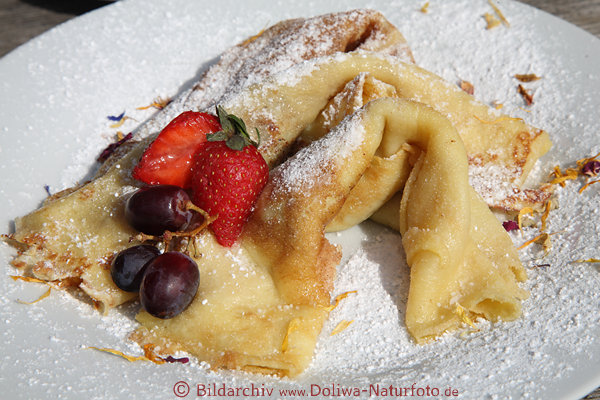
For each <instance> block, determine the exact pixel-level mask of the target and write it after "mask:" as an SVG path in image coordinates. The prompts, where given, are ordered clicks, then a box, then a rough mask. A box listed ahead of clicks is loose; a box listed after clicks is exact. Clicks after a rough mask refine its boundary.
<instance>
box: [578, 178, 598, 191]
mask: <svg viewBox="0 0 600 400" xmlns="http://www.w3.org/2000/svg"><path fill="white" fill-rule="evenodd" d="M598 182H600V179H598V180H596V181H590V182H588V183H586V184H585V185H583V186H582V187H581V189H579V193H581V192H583V191H584V190H585V189H587V188H589V187H590V186H591V185H593V184H594V183H598Z"/></svg>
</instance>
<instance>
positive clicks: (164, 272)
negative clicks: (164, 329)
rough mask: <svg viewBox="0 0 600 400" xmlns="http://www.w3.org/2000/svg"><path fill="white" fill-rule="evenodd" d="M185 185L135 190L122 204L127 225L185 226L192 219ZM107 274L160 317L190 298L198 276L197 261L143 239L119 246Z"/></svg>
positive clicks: (158, 229)
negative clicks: (126, 245)
mask: <svg viewBox="0 0 600 400" xmlns="http://www.w3.org/2000/svg"><path fill="white" fill-rule="evenodd" d="M189 201H190V198H189V196H188V194H187V193H186V192H185V190H183V189H181V188H179V187H177V186H171V185H154V186H148V187H144V188H142V189H139V190H138V191H137V192H135V193H134V194H133V195H132V196H131V197H130V198H129V200H128V201H127V203H126V205H125V217H126V219H127V221H128V222H129V223H130V224H131V226H132V227H133V228H135V229H137V230H139V231H141V232H143V233H145V234H148V235H162V234H163V233H164V232H165V231H179V230H184V229H185V228H186V227H187V226H188V225H189V224H190V221H191V220H192V217H193V212H192V211H190V210H189V209H188V208H187V204H188V202H189ZM111 277H112V279H113V281H114V283H115V284H116V285H117V287H119V288H120V289H122V290H125V291H128V292H137V291H139V294H140V302H141V304H142V307H144V309H145V310H146V311H147V312H148V313H149V314H151V315H153V316H155V317H158V318H163V319H166V318H172V317H175V316H176V315H178V314H180V313H181V312H182V311H183V310H185V309H186V308H187V306H188V305H189V304H190V303H191V302H192V300H193V299H194V296H195V295H196V292H197V290H198V285H199V282H200V274H199V272H198V265H197V264H196V262H195V261H194V260H193V259H192V258H190V257H189V256H187V255H185V254H183V253H180V252H177V251H167V252H165V253H162V254H161V253H160V250H158V248H156V247H155V246H152V245H147V244H141V245H137V246H133V247H130V248H127V249H125V250H123V251H121V252H120V253H119V254H117V255H116V256H115V258H114V259H113V262H112V265H111Z"/></svg>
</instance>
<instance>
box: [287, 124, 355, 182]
mask: <svg viewBox="0 0 600 400" xmlns="http://www.w3.org/2000/svg"><path fill="white" fill-rule="evenodd" d="M361 122H362V118H360V116H355V117H354V118H346V119H344V120H343V121H342V122H341V123H340V124H339V125H338V126H337V127H336V129H334V130H333V131H331V132H330V133H329V134H328V135H326V136H325V137H323V138H322V139H321V140H318V141H316V142H313V143H312V144H310V145H309V146H307V147H305V148H303V149H302V150H300V151H299V152H298V153H296V154H295V155H294V156H293V157H291V158H290V159H289V160H287V161H286V162H285V163H284V164H283V165H281V166H280V167H279V168H278V169H277V171H278V172H277V174H278V178H279V179H280V181H279V182H280V184H281V187H282V188H283V189H284V190H287V191H290V192H298V193H310V189H312V188H313V187H314V185H315V184H316V183H317V182H318V183H319V184H324V185H327V184H328V183H330V182H328V180H330V179H331V178H332V173H331V171H337V170H339V169H340V168H343V165H344V162H345V161H347V159H348V157H349V156H350V155H351V154H352V153H353V152H355V151H356V150H357V149H358V148H359V147H360V145H361V144H362V143H363V140H364V135H365V128H364V126H363V125H362V124H361ZM327 172H329V173H327Z"/></svg>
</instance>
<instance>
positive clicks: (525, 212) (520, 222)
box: [517, 207, 535, 231]
mask: <svg viewBox="0 0 600 400" xmlns="http://www.w3.org/2000/svg"><path fill="white" fill-rule="evenodd" d="M534 212H535V211H534V209H533V208H531V207H523V208H522V209H520V210H519V215H518V216H517V222H518V225H519V230H520V231H522V230H523V217H524V216H526V215H533V213H534Z"/></svg>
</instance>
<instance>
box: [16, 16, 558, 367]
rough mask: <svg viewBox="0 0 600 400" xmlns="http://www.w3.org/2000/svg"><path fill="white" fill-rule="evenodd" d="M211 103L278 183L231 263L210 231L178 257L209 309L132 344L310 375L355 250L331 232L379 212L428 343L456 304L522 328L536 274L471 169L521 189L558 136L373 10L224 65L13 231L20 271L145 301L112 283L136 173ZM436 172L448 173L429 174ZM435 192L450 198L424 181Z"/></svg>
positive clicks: (220, 363)
mask: <svg viewBox="0 0 600 400" xmlns="http://www.w3.org/2000/svg"><path fill="white" fill-rule="evenodd" d="M326 23H331V24H332V25H327V24H326ZM309 39H310V40H309ZM315 39H318V40H315ZM307 43H310V44H307ZM300 44H301V46H300ZM298 47H299V48H300V49H301V51H299V50H298ZM292 50H294V51H292ZM214 104H221V105H222V106H223V107H224V108H225V109H226V110H227V111H228V112H230V113H232V114H235V115H237V116H238V117H240V118H241V119H243V120H244V121H245V123H246V125H247V126H248V131H249V132H254V131H255V128H256V129H258V130H259V131H260V132H261V144H260V147H259V151H260V152H261V154H262V155H263V157H264V158H265V160H266V161H267V162H268V164H269V166H270V167H271V168H272V172H271V175H270V178H269V182H268V183H267V186H266V188H265V189H264V190H263V192H262V193H261V195H260V197H259V200H258V202H257V204H256V206H255V210H254V211H253V213H252V215H251V217H250V220H249V221H248V223H247V224H246V226H245V228H244V232H243V234H242V237H241V239H240V241H239V243H238V244H237V245H236V246H235V247H234V248H232V249H229V250H228V249H225V248H223V247H221V246H219V245H218V244H216V241H215V239H214V237H213V235H212V233H211V232H210V231H205V232H203V233H202V234H200V235H199V236H198V237H196V238H195V239H193V240H192V242H191V243H180V245H181V246H182V247H181V249H182V250H184V251H188V252H190V255H191V256H192V257H194V258H195V259H196V261H197V262H198V264H199V268H200V276H201V278H200V288H199V291H198V294H197V296H196V298H195V299H194V301H193V302H192V304H191V305H190V307H189V308H188V309H187V310H186V311H184V312H183V313H182V314H181V315H179V316H177V317H175V318H173V319H171V320H158V319H156V318H154V317H151V316H150V315H148V314H147V313H145V312H141V313H140V314H139V315H138V317H137V318H138V320H139V321H140V323H141V324H142V325H143V328H141V329H140V330H138V331H137V332H136V333H135V335H134V338H135V340H137V341H138V342H140V343H142V344H144V343H159V344H160V345H161V346H160V347H161V348H162V349H163V351H165V352H169V351H174V350H178V349H181V350H185V351H188V352H190V353H192V354H194V355H196V356H197V357H198V358H199V359H201V360H205V361H208V362H210V363H211V365H213V366H214V367H225V368H231V369H244V370H249V371H258V372H267V373H274V374H277V375H285V376H296V375H298V374H299V373H301V372H302V371H303V370H304V369H305V368H306V367H307V366H308V364H309V362H310V359H311V357H312V352H313V351H314V347H315V344H316V341H317V338H318V335H319V332H320V330H321V328H322V326H323V323H324V321H325V320H326V318H327V315H328V312H329V310H330V309H331V308H330V306H329V305H330V292H331V290H332V287H333V282H334V276H335V266H336V265H337V264H338V263H339V260H340V255H341V253H340V249H338V248H336V247H334V246H333V245H331V244H330V243H329V242H328V241H327V240H326V239H325V236H324V234H325V230H341V229H345V228H347V227H350V226H353V225H355V224H357V223H360V222H361V221H363V220H365V219H367V218H371V217H374V216H377V215H381V214H382V213H384V214H385V219H386V220H387V221H388V222H389V221H391V223H390V224H391V225H392V226H393V227H395V228H396V229H398V230H399V232H400V233H401V234H402V239H401V240H402V242H403V245H404V246H405V251H406V254H407V257H408V261H409V265H411V288H410V292H409V305H408V309H407V321H406V323H407V327H408V329H409V331H410V332H411V334H412V335H413V337H414V338H415V340H416V341H418V342H423V341H425V340H427V339H428V338H431V337H435V336H437V335H439V334H441V333H442V332H444V331H446V330H450V329H455V328H456V327H458V326H459V324H460V322H461V320H460V318H458V317H457V314H456V313H455V312H454V311H453V310H454V308H453V307H457V306H460V307H461V309H462V310H465V312H466V313H467V314H469V315H482V316H485V317H486V318H488V319H491V320H495V319H498V318H502V319H504V320H509V319H513V318H516V317H517V316H518V315H519V313H520V300H521V299H523V298H524V297H525V296H526V293H525V292H524V291H522V290H521V289H519V287H518V285H517V282H518V281H521V280H523V279H525V274H524V271H523V268H522V266H521V264H520V263H519V261H518V257H517V256H516V253H515V251H514V249H513V247H512V242H511V241H510V238H509V237H508V236H507V234H506V232H504V231H503V230H502V227H501V226H500V225H499V223H498V221H497V220H496V219H495V218H494V217H493V215H492V214H491V212H490V211H489V209H488V207H487V206H486V204H485V203H484V201H483V200H482V198H481V197H480V194H477V193H476V192H475V191H474V190H473V189H472V188H471V187H470V186H469V182H468V168H469V161H471V165H473V164H472V160H479V159H480V158H481V157H483V155H485V154H487V155H490V154H495V157H493V159H492V158H489V159H486V160H485V162H484V164H485V165H497V166H499V167H503V168H506V169H508V170H511V171H512V172H511V173H510V174H506V175H505V176H503V177H504V178H505V179H504V180H503V183H504V184H505V185H506V186H508V187H511V188H514V190H515V191H517V192H518V191H519V186H520V184H521V183H522V181H523V180H524V179H525V177H526V176H527V174H528V172H529V170H530V169H531V167H532V165H533V163H534V162H535V160H536V159H537V158H538V157H539V156H540V155H541V154H543V153H544V152H545V151H546V150H547V148H548V147H549V139H548V137H547V134H546V133H545V132H543V131H540V130H538V129H535V128H532V127H529V126H527V125H526V124H525V123H524V122H523V121H520V120H515V119H507V118H500V117H499V116H498V115H497V114H496V113H495V112H494V111H492V110H490V108H489V107H487V106H485V105H484V104H482V103H479V102H477V101H475V100H474V99H473V98H472V96H469V95H467V94H466V93H464V92H462V91H461V90H460V89H458V88H457V87H456V86H455V85H451V84H449V83H447V82H445V81H444V80H442V79H441V78H439V77H437V76H436V75H434V74H432V73H430V72H427V71H425V70H423V69H421V68H419V67H418V66H416V65H414V64H413V63H412V58H411V56H410V52H409V51H408V50H407V46H406V42H405V40H404V38H403V37H402V35H401V34H400V33H399V32H398V31H397V30H396V29H395V28H393V26H391V25H390V24H389V22H387V21H386V20H385V19H384V18H383V17H382V16H381V15H380V14H378V13H376V12H372V11H353V12H348V13H340V14H333V15H326V16H321V17H316V18H313V19H308V20H292V21H284V22H283V23H280V24H277V25H275V26H274V27H273V28H270V29H268V30H266V31H265V32H263V33H262V34H260V35H258V36H256V37H252V38H250V39H249V40H248V41H245V42H244V43H241V44H240V45H238V46H235V47H234V48H233V49H231V50H229V51H227V52H226V53H225V54H224V55H223V57H222V58H221V60H220V61H219V62H218V63H217V64H215V65H214V66H213V67H211V68H210V69H209V70H207V72H206V73H205V74H204V75H203V76H202V77H201V79H200V81H199V82H198V83H197V84H196V85H194V87H193V88H191V89H189V90H188V91H186V92H184V93H183V94H182V95H181V96H180V97H179V98H178V99H176V100H175V101H173V102H172V103H171V104H170V105H169V106H168V107H167V108H166V109H165V110H163V112H161V113H159V114H158V115H157V116H156V117H155V118H154V119H153V120H151V121H149V122H148V123H146V124H144V125H143V126H142V127H141V128H140V129H139V130H138V131H136V136H137V137H138V139H140V140H141V141H140V142H137V143H130V144H129V146H130V147H131V150H129V151H127V152H126V154H125V155H124V156H122V155H121V154H119V155H114V156H113V157H112V158H111V159H110V160H109V161H107V163H106V164H105V166H104V167H103V168H102V169H101V171H100V172H99V174H98V175H97V176H96V178H95V179H94V180H93V181H92V182H89V183H86V184H83V185H81V186H80V187H77V188H73V189H71V190H68V191H66V192H64V193H61V194H60V195H58V196H55V197H53V198H52V199H50V200H49V201H48V202H46V204H45V205H44V206H43V207H41V208H40V209H39V210H36V211H34V212H32V213H30V214H29V215H27V216H24V217H22V218H18V219H16V221H15V222H16V232H15V233H14V235H12V237H13V239H14V240H15V241H17V242H18V243H20V245H21V246H23V247H24V248H23V249H21V250H20V253H19V255H18V256H17V257H16V258H15V260H14V265H15V266H18V267H22V268H24V269H25V270H26V271H28V272H29V273H31V274H33V275H34V276H36V277H38V278H41V279H44V280H48V281H62V282H68V283H70V284H72V285H74V286H77V287H79V288H80V289H82V290H83V291H84V292H85V293H87V294H88V295H89V296H90V297H91V298H92V300H93V301H94V302H95V303H96V305H97V306H98V307H99V308H100V309H102V310H103V311H104V312H108V310H109V309H110V308H111V307H115V306H117V305H119V304H122V303H123V302H126V301H129V300H131V299H133V298H135V294H131V293H126V292H123V291H121V290H119V289H118V288H116V286H115V285H114V283H113V282H112V280H111V278H110V273H109V265H110V262H111V259H112V257H114V255H115V254H116V253H118V252H119V251H121V250H123V249H124V248H126V247H129V246H132V245H134V244H136V243H138V242H136V241H135V240H134V241H130V238H131V237H133V236H134V235H135V234H136V232H135V231H134V230H133V229H132V228H131V227H129V226H128V225H127V224H126V223H125V220H124V218H123V208H124V203H125V201H126V199H127V198H128V196H129V195H130V194H131V192H132V191H134V190H135V189H136V188H137V187H139V186H140V183H139V182H136V181H135V180H133V179H132V178H131V176H130V174H131V169H132V168H133V166H134V165H135V164H136V163H137V160H138V159H139V157H140V155H141V153H142V152H143V151H144V149H145V148H146V146H147V145H148V143H150V142H151V140H152V139H153V138H154V137H155V135H156V133H157V132H158V131H159V130H160V129H162V127H164V126H165V125H166V124H167V123H168V122H169V121H170V119H171V118H173V117H175V116H176V115H178V114H179V113H180V112H182V111H184V110H189V109H192V110H205V109H207V108H208V109H211V108H212V106H213V105H214ZM381 121H385V122H386V124H390V126H399V127H402V129H400V130H399V132H396V131H395V130H390V129H388V128H387V127H382V126H381V123H382V122H381ZM403 130H405V131H403ZM438 130H439V131H440V132H441V133H442V134H441V135H440V136H439V137H438V135H437V133H436V132H437V131H438ZM440 146H441V147H440ZM444 146H450V148H452V151H446V150H443V149H442V148H443V147H444ZM298 148H301V149H300V150H297V149H298ZM432 159H433V160H435V161H438V160H439V161H440V163H439V165H437V166H436V168H438V169H436V170H428V168H427V166H428V165H430V164H432V163H433V164H436V163H435V162H434V161H431V160H432ZM494 163H496V164H494ZM439 168H441V170H439ZM433 178H435V182H436V185H434V186H431V185H429V186H428V185H427V184H425V183H423V182H424V181H428V180H431V179H433ZM434 194H435V196H434ZM432 196H433V197H432ZM432 199H434V200H435V199H437V200H440V201H437V200H435V201H433V200H432ZM504 199H506V198H504ZM441 200H443V201H441ZM419 205H421V206H419ZM425 206H427V207H425ZM499 206H500V207H501V205H499ZM448 210H452V212H448ZM432 212H434V214H431V213H432ZM432 215H445V218H438V219H439V221H438V219H434V220H435V221H432V218H431V216H432ZM428 231H431V232H434V233H435V234H427V233H426V232H428ZM454 234H456V235H457V236H456V239H455V237H454V236H452V235H454ZM450 239H452V240H450ZM450 243H452V244H453V245H454V246H453V247H452V248H450V245H449V244H450ZM190 249H192V250H193V251H192V250H190ZM465 284H467V285H468V287H467V290H463V289H464V288H465V286H464V285H465ZM471 286H472V287H471Z"/></svg>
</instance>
